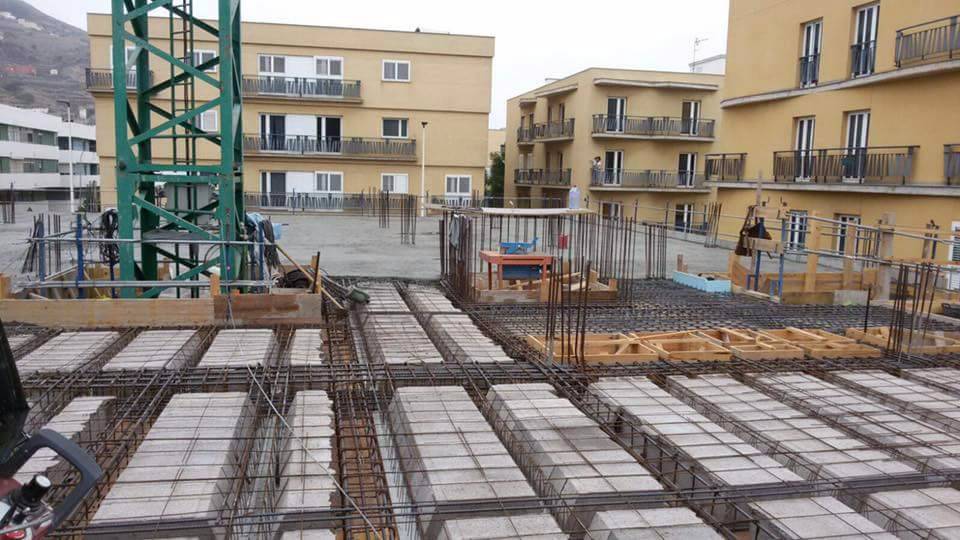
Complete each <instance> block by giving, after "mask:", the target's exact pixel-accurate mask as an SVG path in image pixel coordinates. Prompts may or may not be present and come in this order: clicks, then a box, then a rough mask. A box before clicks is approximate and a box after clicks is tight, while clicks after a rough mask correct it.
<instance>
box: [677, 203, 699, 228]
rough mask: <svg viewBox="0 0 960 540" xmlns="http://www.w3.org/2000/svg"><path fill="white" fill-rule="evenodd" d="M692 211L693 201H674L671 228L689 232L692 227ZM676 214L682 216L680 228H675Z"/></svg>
mask: <svg viewBox="0 0 960 540" xmlns="http://www.w3.org/2000/svg"><path fill="white" fill-rule="evenodd" d="M693 213H694V205H693V203H688V202H683V203H676V204H675V205H674V207H673V229H674V230H680V231H683V232H690V230H691V229H692V228H693V227H692V226H693ZM677 216H682V217H683V219H682V220H681V224H682V228H680V229H677Z"/></svg>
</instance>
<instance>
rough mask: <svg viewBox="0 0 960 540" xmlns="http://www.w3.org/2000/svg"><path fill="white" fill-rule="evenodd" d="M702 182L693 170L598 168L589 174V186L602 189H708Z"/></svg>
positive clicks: (700, 176)
mask: <svg viewBox="0 0 960 540" xmlns="http://www.w3.org/2000/svg"><path fill="white" fill-rule="evenodd" d="M703 182H704V178H703V175H702V174H697V173H695V172H693V171H664V170H649V169H645V170H632V169H598V170H594V171H593V172H592V173H591V174H590V187H592V188H604V189H624V190H629V189H652V190H663V191H687V190H699V191H708V190H709V189H708V188H707V187H706V186H705V185H704V183H703Z"/></svg>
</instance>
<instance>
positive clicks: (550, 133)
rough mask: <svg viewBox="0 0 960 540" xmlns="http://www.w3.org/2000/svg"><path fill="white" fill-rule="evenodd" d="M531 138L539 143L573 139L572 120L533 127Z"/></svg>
mask: <svg viewBox="0 0 960 540" xmlns="http://www.w3.org/2000/svg"><path fill="white" fill-rule="evenodd" d="M533 138H534V140H536V141H539V142H546V141H563V140H570V139H573V118H570V119H568V120H561V121H560V122H547V123H545V124H535V125H534V126H533Z"/></svg>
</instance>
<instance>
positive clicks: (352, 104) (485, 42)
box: [87, 14, 494, 210]
mask: <svg viewBox="0 0 960 540" xmlns="http://www.w3.org/2000/svg"><path fill="white" fill-rule="evenodd" d="M166 24H167V22H166V20H161V19H157V20H151V25H158V26H157V30H156V32H151V33H152V34H153V35H165V30H166V28H165V27H164V28H163V29H161V28H160V26H162V25H166ZM87 28H88V32H89V35H90V58H91V67H90V69H89V70H88V72H87V87H88V89H89V90H90V91H91V93H92V94H93V95H94V98H95V101H96V107H97V112H98V116H99V117H100V118H102V119H103V120H102V121H101V123H100V125H99V126H98V135H99V137H98V140H99V141H100V155H101V161H102V166H101V169H102V171H103V181H102V186H103V188H102V193H103V195H102V196H103V199H104V201H105V202H106V201H115V200H116V187H115V175H114V166H115V151H114V146H115V142H114V126H113V87H112V86H113V85H112V70H111V68H112V63H111V48H112V45H111V36H110V16H108V15H99V14H91V15H89V16H88V24H87ZM241 37H242V39H243V44H242V60H241V64H242V65H241V68H242V71H243V74H244V75H243V88H242V90H243V105H244V107H243V119H242V123H243V130H244V135H243V139H244V179H243V183H244V192H245V193H247V194H248V201H249V202H250V203H251V204H254V205H257V206H268V207H288V206H292V205H293V206H296V205H303V206H307V205H310V206H312V207H316V208H320V209H331V210H336V209H338V208H340V205H341V204H342V201H343V199H344V198H345V197H347V196H348V195H349V194H356V193H368V194H369V193H371V192H373V191H377V190H386V191H390V192H393V193H410V194H415V195H419V194H421V193H426V194H429V195H430V196H431V197H448V198H452V199H460V198H465V197H470V196H471V193H473V192H474V191H477V190H479V191H480V193H481V194H482V191H483V179H484V176H483V174H484V168H485V167H486V166H487V123H488V116H489V112H490V92H491V77H492V75H491V66H492V58H493V53H494V40H493V38H492V37H483V36H465V35H451V34H434V33H426V32H395V31H383V30H365V29H354V28H332V27H316V26H299V25H284V24H265V23H243V28H242V32H241ZM205 40H206V41H205ZM159 46H160V47H161V48H164V43H163V42H160V45H159ZM215 48H216V42H215V41H213V40H210V39H209V36H207V35H206V34H205V33H204V32H197V34H196V36H195V45H194V53H193V56H194V61H195V62H196V63H195V64H194V65H199V64H200V63H202V62H204V61H206V60H207V59H209V58H212V57H213V55H214V54H215V53H214V50H215ZM180 56H187V55H183V54H182V52H181V53H180ZM209 72H210V73H211V74H212V75H213V76H214V77H215V76H216V68H212V69H211V70H209ZM133 75H134V74H133V73H131V74H129V75H128V79H129V80H130V86H133V82H134V77H133ZM204 91H206V89H204V88H201V85H197V87H196V92H197V94H196V95H197V99H196V101H197V103H198V104H199V103H203V102H204V98H205V97H207V99H209V98H210V97H212V96H208V95H206V94H205V93H204ZM131 97H132V96H131ZM161 99H163V96H162V97H161ZM166 99H168V100H169V99H170V96H169V95H167V96H166ZM217 122H218V119H217V117H216V113H215V112H213V111H212V112H210V113H206V114H204V115H202V117H201V118H200V122H199V124H200V127H201V128H207V129H216V127H217ZM424 139H426V140H424ZM154 144H155V146H161V147H159V148H156V147H155V148H154V150H153V155H154V157H155V159H158V160H172V159H178V158H179V157H180V156H186V155H189V152H191V151H192V150H191V149H174V148H170V147H167V148H164V147H162V145H157V143H154ZM175 150H176V151H177V156H175V155H174V151H175ZM195 152H196V153H195V156H196V158H197V159H198V161H199V162H200V163H203V162H204V161H205V160H210V159H212V158H214V157H215V156H216V155H217V154H216V152H217V148H216V147H215V146H214V145H212V144H209V143H207V144H203V141H201V143H200V144H199V145H198V148H197V149H196V150H195ZM421 171H423V172H424V173H425V180H424V183H423V187H422V188H421Z"/></svg>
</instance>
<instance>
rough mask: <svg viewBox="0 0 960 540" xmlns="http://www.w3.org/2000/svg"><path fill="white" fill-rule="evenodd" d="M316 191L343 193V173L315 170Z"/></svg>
mask: <svg viewBox="0 0 960 540" xmlns="http://www.w3.org/2000/svg"><path fill="white" fill-rule="evenodd" d="M316 177H317V191H319V192H321V193H343V173H342V172H324V171H317V174H316Z"/></svg>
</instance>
